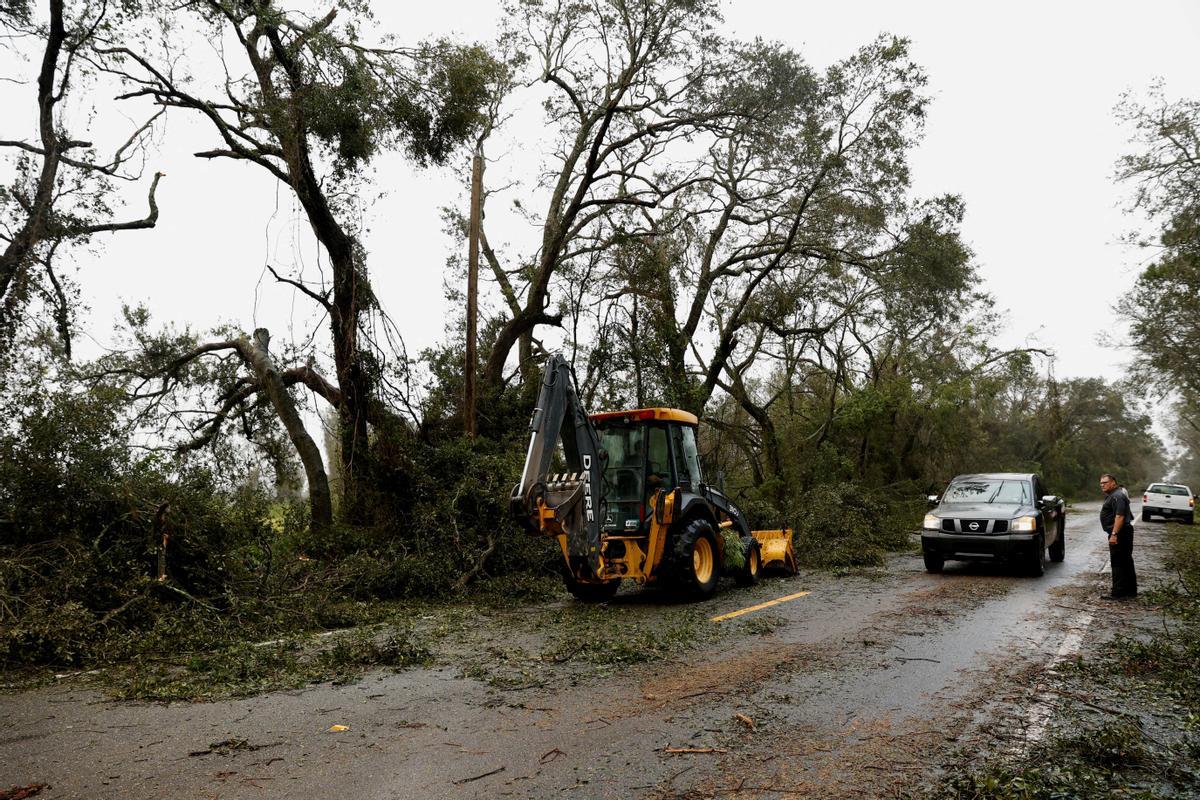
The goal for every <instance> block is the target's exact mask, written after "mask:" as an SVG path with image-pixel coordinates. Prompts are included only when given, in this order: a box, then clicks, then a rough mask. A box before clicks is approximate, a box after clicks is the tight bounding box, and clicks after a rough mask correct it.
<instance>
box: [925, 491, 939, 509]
mask: <svg viewBox="0 0 1200 800" xmlns="http://www.w3.org/2000/svg"><path fill="white" fill-rule="evenodd" d="M925 499H926V500H927V501H928V502H929V507H930V508H936V507H937V504H938V496H937V495H936V494H931V495H929V496H928V497H926V498H925Z"/></svg>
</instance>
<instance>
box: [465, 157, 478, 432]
mask: <svg viewBox="0 0 1200 800" xmlns="http://www.w3.org/2000/svg"><path fill="white" fill-rule="evenodd" d="M482 195H483V153H482V151H481V149H480V148H478V147H476V148H475V157H474V158H472V159H471V222H470V226H469V228H468V231H467V238H468V245H467V369H466V371H465V372H464V373H463V374H464V376H465V380H464V381H463V421H464V423H465V427H466V431H467V436H470V437H471V438H472V439H474V438H475V363H476V360H477V359H476V356H475V339H476V337H477V328H478V324H477V322H478V316H479V227H480V215H481V211H482V202H483V199H482Z"/></svg>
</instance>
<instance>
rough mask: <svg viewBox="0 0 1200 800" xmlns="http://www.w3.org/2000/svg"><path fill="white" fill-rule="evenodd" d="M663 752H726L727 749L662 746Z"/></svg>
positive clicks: (674, 753) (673, 753)
mask: <svg viewBox="0 0 1200 800" xmlns="http://www.w3.org/2000/svg"><path fill="white" fill-rule="evenodd" d="M663 752H664V753H671V754H672V755H676V754H679V753H728V752H729V751H728V750H722V749H721V748H719V747H664V748H663Z"/></svg>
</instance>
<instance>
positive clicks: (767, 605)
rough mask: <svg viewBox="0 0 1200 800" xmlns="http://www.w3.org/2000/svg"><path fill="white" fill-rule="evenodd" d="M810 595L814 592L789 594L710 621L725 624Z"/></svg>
mask: <svg viewBox="0 0 1200 800" xmlns="http://www.w3.org/2000/svg"><path fill="white" fill-rule="evenodd" d="M810 594H812V592H796V593H795V594H789V595H788V596H787V597H780V598H777V599H775V600H768V601H767V602H765V603H759V604H758V605H756V606H750V607H749V608H743V609H741V610H740V611H730V612H729V613H728V614H721V615H720V616H718V617H713V618H712V619H710V620H709V622H724V621H725V620H727V619H733V618H734V617H740V616H741V615H742V614H749V613H750V612H751V611H759V610H761V609H764V608H770V607H771V606H777V605H779V604H780V603H786V602H787V601H788V600H795V599H796V598H797V597H804V596H805V595H810Z"/></svg>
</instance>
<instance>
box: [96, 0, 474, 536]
mask: <svg viewBox="0 0 1200 800" xmlns="http://www.w3.org/2000/svg"><path fill="white" fill-rule="evenodd" d="M189 10H190V11H191V12H192V13H193V14H195V15H196V16H197V17H198V18H199V19H200V20H201V21H202V23H203V24H204V25H205V26H206V30H207V31H208V33H209V35H210V36H211V37H212V38H213V39H214V40H216V41H218V42H219V43H221V44H222V45H224V44H225V43H228V44H229V45H230V46H229V48H228V50H226V49H224V48H222V49H221V52H222V53H223V54H226V55H223V57H222V62H223V63H222V66H223V68H224V72H225V79H224V80H223V81H220V82H218V81H214V84H215V86H214V87H213V88H214V89H215V88H216V86H220V89H219V90H218V92H219V93H218V94H208V93H207V92H208V87H201V88H200V89H198V90H195V91H193V90H192V88H191V85H190V83H189V82H188V81H186V80H184V79H182V78H180V77H178V76H177V74H176V73H175V72H174V71H173V69H172V66H171V65H170V63H169V61H167V60H165V59H164V61H163V63H161V64H159V63H156V62H155V61H154V60H153V59H151V58H150V57H148V56H146V55H143V54H140V53H137V52H134V51H133V50H131V49H129V48H123V47H117V48H111V49H109V50H108V51H106V55H108V56H111V57H116V58H121V59H123V62H124V66H123V68H122V76H123V77H124V79H125V80H126V81H128V82H129V84H130V91H129V92H128V93H127V94H126V95H125V96H126V97H127V98H133V97H150V98H152V99H153V100H154V101H155V102H156V103H158V104H160V105H162V106H163V107H166V108H182V109H187V110H189V111H192V112H195V113H198V114H200V115H201V116H202V117H204V118H205V119H206V120H208V122H209V123H210V124H211V125H212V127H213V129H214V131H215V132H216V134H217V135H218V137H219V139H220V145H219V146H217V147H215V148H213V149H211V150H206V151H203V152H200V153H197V154H196V155H197V156H198V157H200V158H206V159H217V158H221V159H232V160H236V161H244V162H247V163H249V164H252V165H254V166H256V167H258V168H260V169H263V170H265V171H266V172H267V173H269V174H270V175H272V176H274V177H275V178H276V179H278V180H279V181H280V182H281V183H283V184H285V185H287V186H288V187H290V188H291V189H292V190H293V191H294V192H295V195H296V198H297V200H298V201H299V203H300V205H301V207H302V208H303V209H304V211H305V214H306V215H307V218H308V221H309V223H310V225H311V227H312V231H313V234H314V235H315V237H316V239H317V241H318V242H319V243H320V245H321V246H322V248H323V249H324V251H325V253H326V254H327V256H328V259H329V264H330V267H331V270H332V276H331V279H330V282H329V284H328V285H326V284H325V283H324V281H323V280H322V281H319V282H312V281H307V280H305V279H304V276H295V277H291V276H285V275H280V274H278V273H277V272H275V271H274V270H272V272H273V274H275V277H276V279H277V280H278V281H280V282H281V283H284V284H287V285H290V286H292V287H293V288H295V289H296V290H298V291H300V292H301V293H302V294H304V295H305V296H306V297H308V298H309V299H310V300H312V301H313V302H315V303H316V304H317V305H318V306H319V307H320V308H321V309H322V310H323V311H324V312H325V313H326V314H327V315H328V318H329V329H330V336H331V340H332V351H333V352H332V355H333V359H332V360H333V366H334V373H335V375H336V389H337V391H336V394H332V395H329V396H327V398H326V399H329V397H336V398H337V400H336V406H337V411H338V417H339V423H340V425H339V430H340V439H339V447H338V452H339V453H340V454H341V458H342V464H341V465H340V466H341V470H340V472H341V475H342V478H343V480H342V484H343V486H344V491H345V497H344V502H343V506H342V508H343V510H344V511H345V512H346V513H348V514H349V516H350V517H351V518H354V519H361V518H362V515H363V514H364V513H365V510H364V508H363V503H362V495H363V493H364V491H365V490H366V489H367V488H368V486H369V484H370V473H371V470H370V447H369V426H370V425H372V424H379V423H381V422H383V421H384V420H385V418H386V417H388V416H389V415H390V414H391V412H390V410H389V407H388V404H387V403H386V402H384V398H385V396H386V395H387V393H388V388H389V383H388V375H387V372H388V363H389V362H388V359H389V358H390V357H392V355H393V354H392V353H389V352H388V350H387V348H385V347H383V346H381V343H380V342H378V341H376V340H375V338H374V337H373V327H374V326H373V325H372V324H371V320H372V318H375V317H378V316H379V315H380V314H381V309H380V307H379V303H378V301H377V299H376V298H375V296H374V295H373V293H372V291H371V284H370V280H369V278H368V270H367V264H366V253H365V251H364V250H363V247H362V244H361V241H360V234H361V231H360V230H359V229H358V226H357V223H356V221H355V214H354V208H353V207H352V205H351V203H350V202H349V200H348V198H351V197H353V196H354V195H355V194H356V191H355V188H356V185H357V184H358V183H360V182H361V181H362V180H363V179H364V170H365V169H366V167H367V165H368V164H369V163H370V161H371V159H372V158H373V157H374V156H375V155H376V154H377V153H379V152H380V151H381V150H382V149H385V148H388V147H402V148H403V149H404V150H405V152H407V154H408V155H409V156H410V157H411V158H412V159H413V160H415V161H416V162H417V163H419V164H426V163H435V164H440V163H443V162H444V161H445V160H446V158H447V157H448V156H449V155H450V153H451V152H452V151H453V150H454V148H455V147H456V146H458V145H459V144H461V143H462V142H464V141H465V140H466V139H467V138H468V137H469V136H470V134H471V133H472V131H473V130H475V128H476V127H477V125H478V124H479V122H480V121H481V115H480V108H481V107H482V106H483V105H484V104H485V102H486V101H487V98H488V91H489V88H488V81H489V79H490V76H491V74H492V72H493V71H494V68H495V66H494V64H493V62H492V60H491V59H490V58H489V56H488V55H487V54H486V53H485V52H484V51H483V50H482V49H480V48H478V47H460V46H455V45H452V44H450V43H449V42H447V41H437V42H430V43H426V44H422V45H420V46H417V47H400V46H397V45H395V44H394V43H392V42H388V41H385V42H384V43H382V44H381V45H378V46H372V45H368V44H364V43H363V41H362V40H361V33H360V32H361V31H362V30H363V29H364V28H367V27H368V26H369V24H370V16H369V11H368V9H367V7H366V6H365V4H361V3H356V2H337V3H335V4H334V7H333V8H331V9H330V10H329V11H328V12H327V13H325V14H324V15H323V16H320V17H310V16H307V15H305V14H303V13H300V12H293V11H287V10H284V9H282V8H280V7H278V6H277V5H276V4H275V3H273V2H271V0H254V1H244V0H209V1H208V2H200V3H192V4H189ZM167 13H168V14H172V13H176V12H174V10H173V9H170V10H168V11H167ZM385 327H387V326H386V324H385ZM388 330H392V329H391V328H390V327H388ZM405 366H406V365H405V364H403V363H401V364H399V365H394V364H393V368H397V367H398V368H400V369H403V368H404V367H405Z"/></svg>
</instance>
